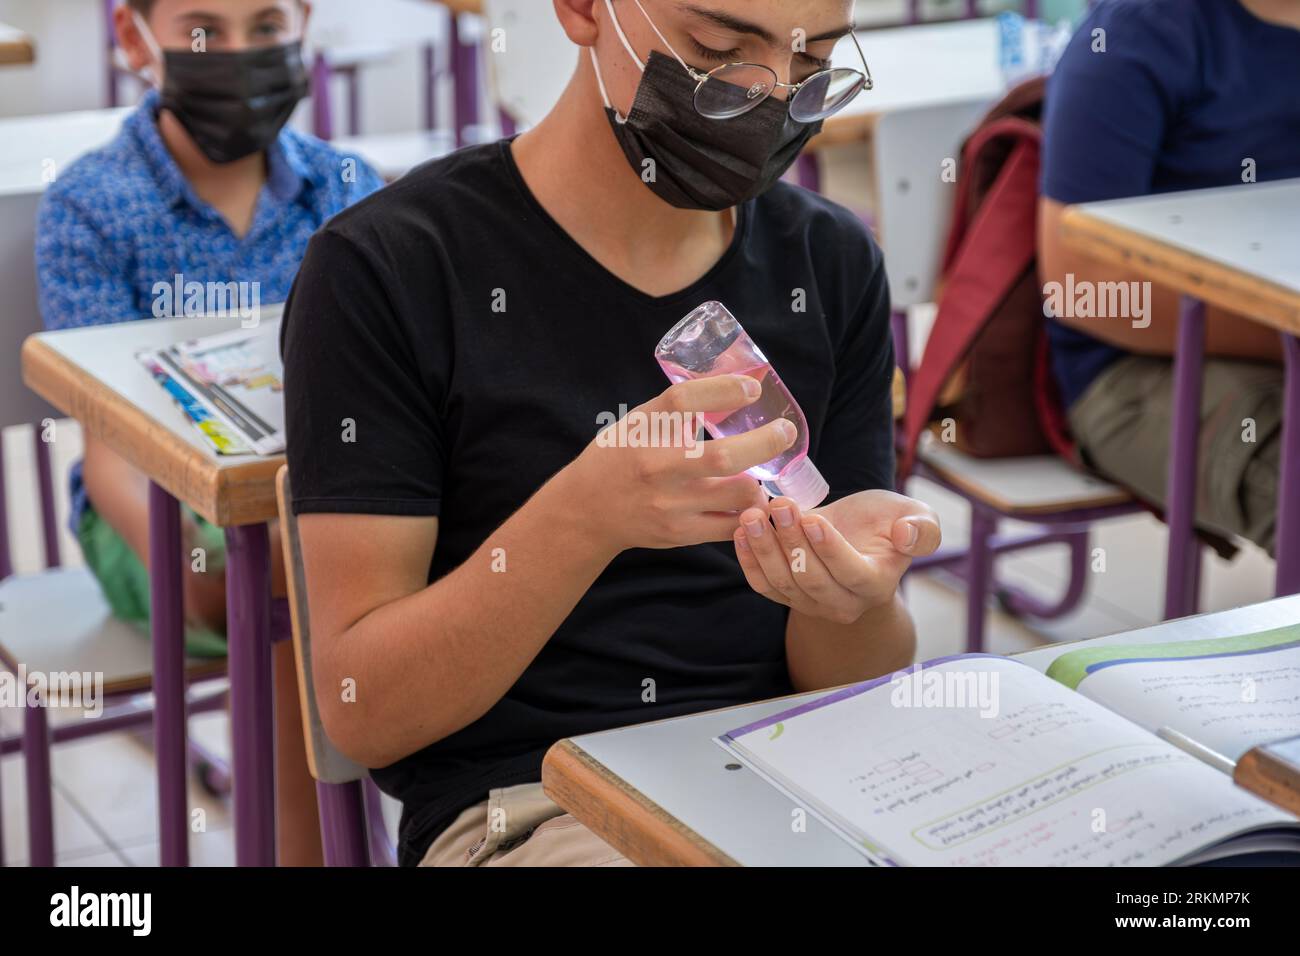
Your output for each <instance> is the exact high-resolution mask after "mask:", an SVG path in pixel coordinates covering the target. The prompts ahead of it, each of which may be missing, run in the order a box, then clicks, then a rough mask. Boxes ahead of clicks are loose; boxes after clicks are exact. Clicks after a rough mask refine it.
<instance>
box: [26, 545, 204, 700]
mask: <svg viewBox="0 0 1300 956" xmlns="http://www.w3.org/2000/svg"><path fill="white" fill-rule="evenodd" d="M0 659H3V660H4V662H5V663H6V664H7V665H8V666H9V667H12V668H17V667H18V666H19V665H22V666H23V667H25V668H26V669H27V670H28V671H29V672H41V673H46V674H56V673H73V672H77V673H82V672H87V671H89V672H92V673H102V674H103V675H104V693H106V694H118V693H124V692H133V691H144V690H148V689H149V687H150V686H151V685H152V683H153V676H152V675H153V645H152V644H151V643H150V640H149V635H148V633H147V631H146V630H145V628H144V627H143V626H142V625H139V624H132V623H128V622H126V621H122V620H120V619H118V618H116V617H114V616H113V613H112V611H111V610H110V609H109V606H108V604H107V602H106V601H105V600H104V596H103V593H102V592H101V591H100V589H99V583H98V582H97V581H96V580H95V578H94V577H93V576H92V575H91V573H90V572H89V571H88V570H86V569H84V568H60V569H57V570H54V571H46V572H43V573H41V574H32V575H19V576H15V577H10V578H6V579H5V580H4V581H0ZM224 668H225V661H224V660H205V661H194V662H192V664H191V666H189V667H188V668H187V672H188V673H189V674H190V675H191V676H192V677H200V676H205V675H207V674H216V673H220V672H221V671H222V670H224Z"/></svg>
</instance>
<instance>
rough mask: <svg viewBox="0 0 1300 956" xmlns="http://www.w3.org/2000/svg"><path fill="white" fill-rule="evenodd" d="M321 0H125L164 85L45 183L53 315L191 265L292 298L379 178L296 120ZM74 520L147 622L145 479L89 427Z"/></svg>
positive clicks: (43, 263)
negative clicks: (312, 14)
mask: <svg viewBox="0 0 1300 956" xmlns="http://www.w3.org/2000/svg"><path fill="white" fill-rule="evenodd" d="M308 13H309V7H308V5H307V4H306V3H302V2H299V0H222V2H221V3H217V4H214V3H211V2H208V0H128V2H127V3H126V4H125V5H123V6H121V7H119V8H118V9H117V10H116V12H115V19H114V26H115V28H116V30H117V36H118V42H119V45H120V46H121V48H122V49H123V50H124V51H125V53H126V56H127V59H128V62H129V64H130V66H131V68H132V69H134V70H137V71H139V72H141V73H143V74H145V75H147V76H148V77H149V78H150V79H151V80H152V81H153V84H154V87H155V88H154V89H152V90H151V91H150V92H149V93H148V94H147V95H146V96H145V97H144V99H143V101H142V102H141V104H140V106H139V107H138V108H137V109H136V111H135V112H134V113H132V114H131V115H130V116H129V117H128V118H127V119H126V121H125V124H124V126H123V128H122V131H121V133H120V134H119V135H118V136H117V138H116V139H114V140H113V141H112V142H111V143H109V144H108V145H106V146H105V147H103V148H102V149H99V150H96V151H95V152H92V153H90V154H89V155H87V156H85V157H83V158H82V159H81V160H79V161H78V162H76V163H75V164H73V165H72V166H71V167H70V168H69V169H68V170H66V171H65V172H63V174H62V175H60V176H59V178H58V180H57V181H56V182H54V183H53V184H51V186H50V187H49V189H48V191H47V192H46V193H45V197H44V201H43V203H42V206H41V210H40V220H39V225H38V236H37V247H36V256H37V270H38V275H39V289H40V304H41V312H42V315H43V317H44V321H45V324H46V326H47V327H49V328H52V329H57V328H69V327H73V326H84V325H96V324H103V323H109V322H121V321H126V320H134V319H139V318H142V317H147V316H150V315H152V314H154V302H155V293H154V291H153V289H154V285H155V283H159V282H161V283H166V284H168V285H170V284H171V283H172V282H173V280H174V277H175V276H177V275H180V276H183V277H184V281H186V282H189V281H197V282H200V283H204V284H205V285H206V284H207V283H209V282H219V283H227V282H237V283H256V284H257V285H258V299H259V301H260V302H262V303H277V302H282V301H283V300H284V299H285V298H286V297H287V296H288V293H289V289H290V286H291V284H292V282H293V278H294V275H295V274H296V273H297V271H298V266H299V262H300V260H301V257H302V254H303V251H304V250H305V248H306V246H307V240H308V239H309V238H310V236H311V234H312V233H313V232H315V231H316V229H317V228H319V227H320V226H321V225H322V224H323V223H324V222H325V221H326V220H327V219H328V218H329V217H330V216H332V215H334V214H335V213H337V212H339V211H340V210H342V209H343V208H345V207H346V206H347V205H349V204H350V203H352V202H354V201H356V200H357V199H359V198H361V197H362V196H364V195H366V194H367V193H369V192H371V191H373V190H375V189H377V188H378V187H379V186H380V185H381V183H380V180H379V178H378V177H377V176H376V175H375V174H374V173H373V171H371V170H370V169H369V168H368V167H367V166H366V165H365V164H364V163H363V162H361V161H360V160H358V159H356V158H355V157H350V156H344V155H342V154H340V153H338V152H336V151H334V150H333V149H331V148H330V147H329V146H328V145H326V144H325V143H322V142H320V141H319V140H316V139H314V138H313V137H310V136H306V135H303V134H301V133H298V132H295V131H293V130H290V129H286V128H284V125H285V123H286V121H287V120H288V119H289V116H290V114H291V113H292V111H293V109H294V107H295V106H296V105H297V103H298V102H299V100H300V99H301V98H302V97H303V96H304V95H305V94H306V93H307V88H308V87H307V74H306V71H305V69H304V67H303V62H302V59H301V51H300V43H301V40H302V34H303V28H304V25H305V23H306V20H307V17H308ZM179 305H180V304H179V303H177V304H176V306H177V308H178V310H179ZM177 314H180V313H179V311H178V312H177ZM71 520H72V526H73V532H74V534H75V535H76V537H77V539H78V541H79V542H80V544H81V549H82V552H83V553H84V555H85V559H86V563H87V565H88V566H89V567H90V569H91V570H92V571H93V572H94V574H95V576H96V578H97V579H98V580H99V583H100V585H101V587H102V588H103V591H104V594H105V596H106V598H107V600H108V602H109V605H110V606H111V607H112V609H113V611H114V613H115V614H117V615H118V616H120V617H123V618H127V619H135V620H145V619H147V618H148V615H149V577H148V572H147V570H146V569H147V564H148V561H149V535H148V484H147V481H146V480H145V478H144V476H143V475H141V474H139V473H138V472H136V471H135V470H134V469H133V468H132V467H131V466H130V465H128V464H127V463H126V462H125V461H124V460H123V459H121V458H120V457H119V456H118V455H117V454H116V453H114V452H113V451H111V450H110V449H108V448H107V447H106V446H104V445H102V444H100V443H99V442H97V441H95V440H94V439H90V438H88V439H87V440H86V449H85V458H84V461H83V462H82V463H80V464H79V465H78V466H77V467H75V468H74V469H73V473H72V519H71ZM182 527H183V538H184V550H185V552H186V553H188V552H189V550H190V549H192V548H195V547H201V548H203V549H204V550H205V551H206V554H207V564H206V572H205V573H195V572H193V571H191V570H190V563H189V562H188V561H186V562H185V568H186V572H185V575H184V587H185V594H184V601H185V610H186V616H187V620H188V625H189V626H188V630H187V650H188V651H189V653H191V654H195V655H208V656H211V655H220V654H224V653H225V638H224V628H225V577H224V574H223V573H222V572H223V570H224V565H225V559H224V553H225V541H224V537H223V534H222V532H221V530H220V529H219V528H215V527H213V526H211V525H209V524H208V523H207V522H206V521H204V520H203V519H202V518H200V517H199V516H198V515H196V514H194V513H193V512H190V511H189V510H188V509H186V510H185V513H184V515H183V526H182ZM271 553H272V554H273V555H278V554H279V550H278V548H274V547H273V548H272V552H271ZM175 560H178V561H179V560H181V556H180V555H177V556H176V557H175ZM272 567H273V569H274V574H273V578H274V581H273V593H275V594H277V595H282V594H283V593H284V584H283V578H284V575H283V570H282V568H281V565H280V562H279V560H278V559H277V560H274V561H273V562H272ZM275 669H276V682H277V692H278V694H279V695H280V699H281V700H289V701H291V700H293V699H295V696H296V691H295V690H294V686H295V677H294V669H293V656H292V647H291V646H290V645H289V643H288V642H283V643H280V644H278V645H277V646H276V650H275ZM276 713H277V718H278V724H279V726H278V727H277V747H276V750H277V756H278V758H279V772H278V774H277V783H278V784H279V791H280V792H279V807H280V826H279V831H278V832H279V834H280V839H281V845H280V849H281V854H280V858H281V862H284V863H288V864H293V863H303V864H306V863H316V862H319V860H320V836H319V829H318V827H319V824H318V822H317V819H316V810H315V790H314V787H313V784H312V781H311V779H310V777H309V775H308V773H307V769H306V762H305V754H304V749H303V746H304V745H303V738H302V731H301V726H300V725H299V719H298V715H297V711H296V709H295V708H294V707H280V708H277V709H276Z"/></svg>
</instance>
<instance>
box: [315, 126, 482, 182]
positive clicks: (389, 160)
mask: <svg viewBox="0 0 1300 956" xmlns="http://www.w3.org/2000/svg"><path fill="white" fill-rule="evenodd" d="M330 145H331V146H333V147H334V148H335V149H338V150H342V151H343V152H345V153H356V154H357V155H358V156H360V157H361V158H362V159H364V160H365V161H366V162H368V163H369V164H370V165H371V166H372V167H374V170H375V172H377V173H379V175H380V176H382V177H383V178H384V179H385V180H387V181H388V182H392V181H393V180H394V179H400V178H401V177H402V176H405V175H406V174H407V173H408V172H410V171H411V170H412V169H414V168H415V167H416V166H419V165H420V164H421V163H425V162H428V161H429V160H431V159H438V158H439V157H441V156H446V155H447V154H448V153H450V152H451V151H452V150H453V149H455V148H456V141H455V137H454V136H453V135H452V133H451V131H450V130H416V131H414V132H409V133H380V134H377V135H373V136H339V137H335V138H334V139H333V140H332V141H331V143H330Z"/></svg>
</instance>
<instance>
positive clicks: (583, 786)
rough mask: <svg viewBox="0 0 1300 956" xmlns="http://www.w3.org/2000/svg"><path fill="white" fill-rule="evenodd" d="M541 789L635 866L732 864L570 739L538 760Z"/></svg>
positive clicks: (706, 841) (563, 741) (733, 862)
mask: <svg viewBox="0 0 1300 956" xmlns="http://www.w3.org/2000/svg"><path fill="white" fill-rule="evenodd" d="M542 788H543V790H544V791H545V792H546V795H547V796H548V797H550V798H551V799H552V800H554V801H555V802H556V803H557V804H559V805H560V806H561V807H563V808H564V809H565V810H566V811H567V812H569V813H570V814H572V815H573V816H574V817H575V818H576V819H577V820H579V821H580V822H581V823H583V824H584V825H585V826H587V827H588V828H589V829H590V830H591V831H592V832H593V833H595V834H596V835H597V836H599V837H600V838H601V839H602V840H604V841H605V842H606V843H608V844H610V845H611V846H612V847H614V849H616V850H618V851H619V852H620V853H622V854H623V855H624V856H626V857H627V858H628V859H629V860H632V861H633V862H634V863H636V864H638V865H640V866H737V865H738V864H737V863H736V861H735V860H733V859H732V858H731V857H730V856H728V855H727V854H725V853H723V852H722V851H721V850H719V849H718V848H717V847H715V846H714V845H713V844H712V843H710V842H709V841H708V840H706V839H704V838H703V837H702V836H700V835H699V834H698V833H696V832H695V831H694V830H692V829H691V828H690V827H688V826H686V825H685V824H684V823H682V822H681V821H679V820H677V819H676V818H675V817H673V816H672V815H671V814H669V813H668V812H667V811H665V810H664V809H663V808H662V807H660V806H659V805H658V804H656V803H654V802H653V801H652V800H650V799H648V798H647V797H646V796H645V794H643V793H641V792H640V791H639V790H635V789H633V788H632V787H630V786H628V784H627V783H626V782H624V781H623V780H622V779H621V778H620V777H619V776H618V775H616V774H615V773H613V772H612V771H611V770H610V769H609V768H608V767H606V766H605V765H604V764H602V763H600V761H598V760H596V759H595V758H594V757H592V756H591V755H590V754H588V753H587V752H586V751H585V750H583V749H582V748H581V747H579V746H578V745H577V744H575V743H574V742H573V741H572V740H567V739H566V740H561V741H558V742H557V743H555V744H554V745H553V746H552V747H551V749H550V750H548V751H547V753H546V757H545V759H544V760H543V761H542Z"/></svg>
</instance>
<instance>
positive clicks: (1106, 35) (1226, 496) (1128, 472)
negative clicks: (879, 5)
mask: <svg viewBox="0 0 1300 956" xmlns="http://www.w3.org/2000/svg"><path fill="white" fill-rule="evenodd" d="M1103 46H1104V49H1103ZM1297 90H1300V3H1295V2H1294V0H1108V2H1105V3H1101V4H1099V5H1098V6H1097V8H1096V9H1095V10H1094V11H1093V12H1092V14H1091V15H1090V16H1089V17H1088V19H1087V20H1085V21H1084V22H1083V24H1082V25H1081V26H1080V27H1079V30H1078V32H1077V33H1076V34H1075V35H1074V38H1073V40H1072V41H1071V43H1070V45H1069V48H1068V49H1067V50H1066V52H1065V54H1064V56H1063V58H1062V59H1061V61H1060V63H1059V64H1058V65H1057V67H1056V71H1055V73H1054V74H1053V76H1052V78H1051V80H1050V81H1049V84H1048V94H1047V107H1046V118H1045V142H1044V155H1043V182H1042V191H1043V198H1042V201H1041V204H1040V210H1039V243H1040V250H1039V253H1040V254H1039V263H1040V271H1041V275H1042V279H1043V281H1044V282H1052V281H1055V282H1062V283H1065V281H1066V276H1067V275H1068V274H1072V275H1073V277H1074V283H1075V286H1078V285H1079V283H1082V282H1092V283H1096V282H1135V283H1138V288H1140V287H1141V282H1142V277H1141V276H1139V275H1137V274H1134V273H1131V272H1128V271H1126V270H1124V269H1122V268H1119V267H1116V266H1112V265H1108V264H1103V263H1100V262H1097V261H1095V260H1093V259H1090V258H1089V257H1088V256H1086V255H1082V254H1079V253H1076V252H1072V251H1069V250H1067V249H1066V248H1065V247H1064V244H1063V243H1062V241H1061V230H1060V221H1061V214H1062V211H1063V209H1064V206H1065V205H1066V204H1068V203H1078V202H1089V201H1094V200H1103V199H1117V198H1122V197H1127V196H1141V195H1146V194H1149V193H1160V192H1169V191H1173V190H1180V189H1197V188H1202V187H1210V186H1227V185H1232V184H1240V183H1242V182H1243V181H1250V179H1251V178H1253V179H1254V180H1257V181H1259V182H1264V181H1267V180H1272V179H1285V178H1290V177H1295V176H1300V96H1297V93H1296V91H1297ZM1147 305H1148V308H1149V310H1150V312H1149V315H1150V326H1149V327H1146V328H1135V327H1134V326H1133V323H1132V316H1116V317H1110V318H1078V317H1074V316H1072V315H1069V314H1066V315H1062V316H1059V317H1057V318H1056V319H1055V320H1054V321H1053V320H1049V337H1050V340H1051V346H1052V359H1053V366H1054V369H1055V372H1056V377H1057V380H1058V382H1059V383H1060V385H1061V389H1062V392H1063V396H1064V398H1065V400H1066V401H1067V402H1068V403H1069V405H1070V422H1071V425H1072V427H1073V430H1074V433H1075V436H1076V438H1077V439H1078V441H1079V444H1080V447H1081V449H1082V451H1083V454H1084V455H1085V456H1086V458H1087V459H1088V460H1089V461H1090V463H1091V464H1092V465H1093V466H1094V467H1096V468H1097V469H1099V470H1100V471H1102V472H1104V473H1106V474H1108V475H1110V476H1112V477H1114V478H1116V479H1117V480H1119V481H1120V482H1122V483H1123V484H1125V485H1128V486H1129V487H1130V488H1133V489H1135V490H1136V491H1137V492H1139V493H1140V494H1141V495H1142V496H1143V497H1144V498H1146V499H1147V500H1150V501H1154V502H1160V503H1162V502H1163V501H1164V495H1165V481H1166V475H1165V469H1166V467H1167V463H1168V459H1169V431H1170V421H1171V419H1172V417H1173V407H1172V402H1173V368H1172V362H1171V360H1170V356H1171V354H1172V352H1173V350H1174V345H1175V341H1176V329H1177V320H1178V297H1177V295H1176V294H1175V293H1174V292H1172V291H1171V290H1168V289H1164V288H1161V287H1160V286H1159V285H1156V286H1153V287H1152V299H1151V301H1150V302H1149V303H1147ZM1206 356H1207V360H1206V363H1205V377H1204V391H1203V395H1202V399H1201V440H1200V447H1201V453H1200V455H1199V467H1200V476H1199V480H1198V484H1197V487H1198V488H1199V489H1201V491H1200V493H1199V494H1198V496H1197V498H1198V500H1197V503H1196V509H1197V510H1196V518H1197V521H1198V522H1199V523H1200V524H1202V525H1203V526H1206V527H1208V528H1211V529H1213V530H1216V531H1219V532H1221V533H1224V534H1229V535H1241V536H1244V537H1246V538H1249V539H1251V540H1253V541H1255V542H1256V543H1258V544H1259V545H1261V546H1263V547H1264V548H1267V549H1269V550H1270V551H1272V549H1273V545H1274V527H1275V524H1276V517H1277V514H1276V509H1277V483H1278V472H1279V456H1280V445H1281V441H1280V431H1281V428H1280V426H1281V416H1282V372H1281V369H1280V367H1279V365H1278V363H1279V361H1280V359H1281V345H1280V342H1279V339H1278V335H1277V333H1276V331H1274V330H1272V329H1270V328H1268V327H1266V326H1263V325H1259V324H1257V323H1253V322H1251V321H1249V317H1248V316H1242V315H1236V314H1233V313H1232V312H1229V311H1226V310H1223V309H1219V308H1215V307H1213V306H1211V307H1209V308H1208V309H1207V314H1206ZM1247 420H1250V421H1253V422H1254V423H1255V430H1254V440H1253V441H1247V440H1244V439H1243V428H1244V427H1245V426H1244V424H1243V423H1244V422H1246V421H1247Z"/></svg>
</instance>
